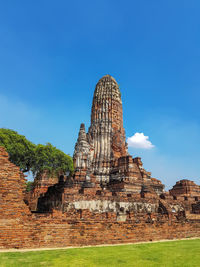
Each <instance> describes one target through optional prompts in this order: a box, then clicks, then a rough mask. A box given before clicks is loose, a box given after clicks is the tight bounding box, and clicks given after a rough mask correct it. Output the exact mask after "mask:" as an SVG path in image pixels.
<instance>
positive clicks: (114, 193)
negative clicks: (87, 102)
mask: <svg viewBox="0 0 200 267" xmlns="http://www.w3.org/2000/svg"><path fill="white" fill-rule="evenodd" d="M125 140H126V137H125V131H124V128H123V117H122V102H121V94H120V91H119V86H118V84H117V82H116V81H115V79H114V78H113V77H111V76H109V75H106V76H104V77H103V78H102V79H100V80H99V82H98V83H97V85H96V89H95V93H94V98H93V105H92V114H91V125H90V127H89V130H88V133H86V130H85V126H84V124H81V127H80V131H79V135H78V140H77V143H76V146H75V151H74V167H75V172H74V175H72V176H68V177H67V176H61V177H60V178H59V179H57V178H56V179H49V178H48V179H47V176H45V173H44V174H43V175H42V176H41V177H40V179H38V178H37V184H36V186H35V188H34V190H33V191H32V192H31V194H30V196H29V198H27V197H25V192H24V183H25V179H24V176H23V174H22V173H21V172H20V170H19V168H18V167H16V166H15V165H14V164H12V163H11V162H10V161H9V159H8V154H7V153H6V152H5V149H4V148H1V147H0V248H35V247H64V246H80V245H96V244H116V243H130V242H139V241H150V240H160V239H174V238H186V237H200V204H199V196H200V194H199V192H200V187H199V186H198V185H196V184H195V183H194V182H192V181H189V180H181V181H179V182H177V183H176V185H175V186H174V187H173V188H172V189H171V190H170V191H169V192H165V191H164V185H163V184H162V183H161V181H160V180H158V179H155V178H152V177H151V173H150V172H148V171H146V170H145V169H144V168H143V164H142V161H141V159H140V158H139V157H135V158H133V157H132V156H130V155H129V154H128V152H127V145H126V141H125Z"/></svg>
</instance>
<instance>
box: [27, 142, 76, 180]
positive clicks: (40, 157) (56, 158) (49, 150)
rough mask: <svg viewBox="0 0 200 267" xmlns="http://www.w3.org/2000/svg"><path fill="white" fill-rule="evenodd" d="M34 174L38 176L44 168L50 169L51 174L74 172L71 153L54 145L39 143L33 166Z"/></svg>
mask: <svg viewBox="0 0 200 267" xmlns="http://www.w3.org/2000/svg"><path fill="white" fill-rule="evenodd" d="M31 170H32V172H33V175H34V176H36V175H37V174H38V173H40V172H42V171H43V170H48V171H49V174H50V175H51V174H53V175H61V174H65V173H66V172H67V171H70V173H72V172H73V161H72V158H71V157H70V156H69V155H66V154H65V153H64V152H62V151H61V150H59V149H57V148H56V147H54V146H52V145H51V144H50V143H47V144H46V145H41V144H39V145H37V146H36V149H35V162H34V164H33V167H32V169H31Z"/></svg>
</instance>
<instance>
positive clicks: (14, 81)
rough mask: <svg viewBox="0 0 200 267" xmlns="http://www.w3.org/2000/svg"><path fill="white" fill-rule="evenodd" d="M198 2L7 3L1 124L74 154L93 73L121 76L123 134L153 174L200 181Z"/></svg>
mask: <svg viewBox="0 0 200 267" xmlns="http://www.w3.org/2000/svg"><path fill="white" fill-rule="evenodd" d="M199 14H200V2H199V0H196V1H195V0H187V1H184V0H180V1H179V0H168V1H162V0H152V1H149V0H140V1H135V0H132V1H128V0H127V1H118V0H115V1H114V0H113V1H110V0H101V1H95V0H93V1H88V0H85V1H67V0H66V1H59V0H58V1H50V0H48V1H46V0H41V1H25V0H24V1H23V0H21V1H11V0H10V1H9V0H8V1H1V2H0V127H6V128H11V129H15V130H17V131H18V132H19V133H21V134H24V135H25V136H26V137H27V138H28V139H30V140H31V141H33V142H34V143H43V144H44V143H46V142H51V143H52V144H54V145H55V146H57V147H58V148H60V149H62V150H63V151H64V152H66V153H69V154H71V155H72V154H73V149H74V144H75V142H76V138H77V134H78V130H79V126H80V123H81V122H84V123H85V124H86V126H87V127H88V126H89V123H90V112H91V104H92V97H93V92H94V88H95V84H96V83H97V81H98V80H99V79H100V78H101V77H102V76H103V75H105V74H110V75H112V76H113V77H115V79H116V80H117V81H118V83H119V84H120V89H121V93H122V101H123V111H124V127H125V130H126V135H127V137H131V136H133V135H134V134H135V133H136V132H139V133H144V135H145V136H149V140H150V141H151V142H152V144H153V145H154V147H153V148H152V149H134V148H130V149H129V152H130V153H131V154H132V155H133V156H141V157H142V159H143V162H144V166H145V167H146V169H148V170H149V171H152V175H153V176H154V177H157V178H159V179H161V180H162V182H164V183H165V184H166V185H167V188H169V187H171V186H172V185H173V184H174V183H175V181H177V180H180V179H182V178H189V179H192V180H194V181H195V182H197V183H199V184H200V180H199V177H200V162H199V159H200V142H199V137H200V112H199V100H200V75H199V70H200V16H199Z"/></svg>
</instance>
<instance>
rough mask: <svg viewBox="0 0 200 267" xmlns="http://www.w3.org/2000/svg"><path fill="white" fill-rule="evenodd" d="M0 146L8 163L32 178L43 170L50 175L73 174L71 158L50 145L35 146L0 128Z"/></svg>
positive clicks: (23, 138)
mask: <svg viewBox="0 0 200 267" xmlns="http://www.w3.org/2000/svg"><path fill="white" fill-rule="evenodd" d="M0 146H4V147H5V149H6V150H7V152H8V154H9V158H10V161H11V162H13V163H14V164H15V165H17V166H19V167H20V170H21V171H23V172H28V171H32V172H33V175H34V176H36V175H37V174H38V173H41V172H42V171H44V170H48V171H49V174H50V175H51V174H54V175H59V174H63V173H66V171H70V172H71V173H72V172H73V161H72V158H71V157H70V156H69V155H66V154H65V153H64V152H62V151H61V150H59V149H57V148H56V147H54V146H52V145H51V144H50V143H47V144H46V145H41V144H39V145H35V144H33V143H32V142H30V141H29V140H27V139H26V137H25V136H23V135H20V134H18V133H17V132H16V131H13V130H10V129H4V128H1V129H0Z"/></svg>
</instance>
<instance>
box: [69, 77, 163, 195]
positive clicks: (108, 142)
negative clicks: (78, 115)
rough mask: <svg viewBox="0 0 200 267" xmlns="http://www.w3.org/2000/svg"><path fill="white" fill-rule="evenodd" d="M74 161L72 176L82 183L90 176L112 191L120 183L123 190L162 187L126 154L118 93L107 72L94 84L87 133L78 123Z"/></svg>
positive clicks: (89, 178)
mask: <svg viewBox="0 0 200 267" xmlns="http://www.w3.org/2000/svg"><path fill="white" fill-rule="evenodd" d="M73 161H74V170H75V175H74V178H75V180H76V181H77V182H80V183H82V184H84V185H85V184H87V185H89V183H90V182H91V179H92V180H93V182H95V184H99V185H100V186H101V187H103V188H105V186H106V187H107V188H109V190H111V191H112V188H114V187H115V186H116V184H119V182H120V183H121V184H120V187H121V189H120V190H123V191H124V190H127V189H126V188H128V190H129V191H132V192H133V191H134V192H137V193H140V192H141V191H142V190H146V191H151V190H152V188H153V190H154V191H156V190H157V191H160V192H161V191H162V190H163V186H161V185H160V184H158V183H157V182H156V181H157V180H156V179H154V180H153V179H152V178H151V173H150V172H147V171H145V170H144V169H143V167H142V162H141V159H140V158H132V157H131V156H130V155H129V154H128V151H127V144H126V136H125V130H124V128H123V112H122V100H121V93H120V89H119V86H118V84H117V82H116V80H115V79H114V78H113V77H112V76H110V75H105V76H104V77H102V78H101V79H100V80H99V81H98V83H97V85H96V87H95V91H94V97H93V103H92V112H91V124H90V127H89V129H88V133H86V131H85V125H84V124H83V123H82V124H81V127H80V131H79V136H78V140H77V142H76V145H75V150H74V155H73ZM122 183H123V184H122ZM117 186H118V185H117Z"/></svg>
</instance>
